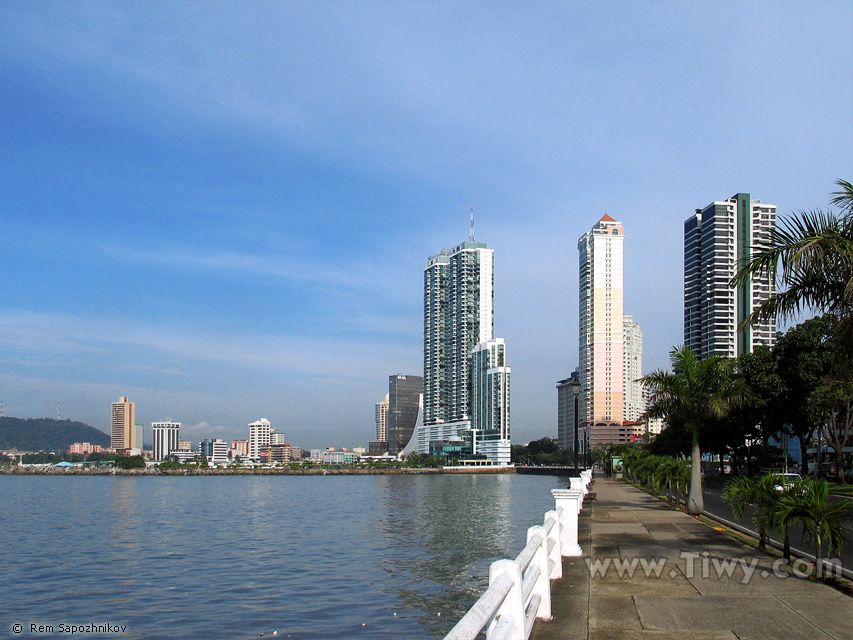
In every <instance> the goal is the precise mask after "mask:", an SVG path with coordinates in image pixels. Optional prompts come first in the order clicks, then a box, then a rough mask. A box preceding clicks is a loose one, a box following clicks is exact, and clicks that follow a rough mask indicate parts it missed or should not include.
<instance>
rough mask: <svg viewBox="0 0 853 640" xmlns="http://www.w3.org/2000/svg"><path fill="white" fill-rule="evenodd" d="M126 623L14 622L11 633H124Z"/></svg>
mask: <svg viewBox="0 0 853 640" xmlns="http://www.w3.org/2000/svg"><path fill="white" fill-rule="evenodd" d="M126 631H127V625H124V624H112V623H110V622H106V623H90V624H67V623H65V622H60V623H59V624H34V623H31V622H28V623H26V624H20V623H16V624H13V625H12V633H14V634H15V635H20V634H23V635H29V634H31V635H45V634H51V635H54V634H58V633H61V634H63V635H78V634H79V635H84V634H85V635H91V634H113V633H125V632H126Z"/></svg>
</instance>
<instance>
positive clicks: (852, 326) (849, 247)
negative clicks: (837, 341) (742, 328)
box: [731, 180, 853, 346]
mask: <svg viewBox="0 0 853 640" xmlns="http://www.w3.org/2000/svg"><path fill="white" fill-rule="evenodd" d="M836 184H837V185H838V186H839V187H841V190H840V191H836V192H834V193H833V194H832V195H833V196H834V197H833V198H832V200H831V203H832V204H834V205H836V206H838V207H840V208H841V212H840V214H835V213H833V212H831V211H829V212H826V213H824V212H823V211H820V210H815V211H801V212H799V213H797V214H795V215H793V216H791V217H788V218H783V219H781V220H779V221H777V225H776V228H775V230H774V232H773V234H772V236H771V238H770V240H769V241H767V242H766V243H764V244H761V245H758V246H755V247H753V250H754V251H755V253H754V255H753V256H752V258H751V259H750V261H749V262H748V263H747V264H745V265H742V267H741V268H740V270H739V271H738V273H737V275H735V277H734V279H733V280H732V282H731V286H744V285H747V284H748V283H749V282H750V280H751V278H752V277H753V276H754V275H757V274H768V273H769V274H770V277H771V278H773V279H774V280H775V281H776V282H777V283H778V286H777V291H776V293H775V294H774V295H772V296H771V297H770V298H768V299H767V300H766V301H764V302H763V303H762V304H760V305H759V306H758V307H757V308H756V309H755V310H754V311H753V312H752V313H751V314H750V315H749V316H748V317H747V319H746V321H745V322H744V324H754V323H756V322H761V321H766V320H768V319H769V318H772V317H779V318H780V319H790V318H792V317H794V316H796V315H797V314H798V313H799V312H800V311H802V310H804V309H814V310H817V311H822V312H826V313H832V314H834V315H837V316H838V317H839V318H840V319H841V320H842V322H844V323H845V328H846V332H845V335H846V337H847V342H848V346H850V345H851V344H853V185H851V184H850V183H849V182H847V181H846V180H836ZM780 267H781V275H780V274H779V269H780Z"/></svg>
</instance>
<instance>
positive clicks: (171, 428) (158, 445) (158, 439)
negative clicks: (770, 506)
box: [151, 420, 181, 461]
mask: <svg viewBox="0 0 853 640" xmlns="http://www.w3.org/2000/svg"><path fill="white" fill-rule="evenodd" d="M180 429H181V423H180V422H172V421H170V420H167V421H164V422H152V423H151V431H152V433H153V436H154V460H155V461H159V460H164V459H165V458H166V456H168V455H169V453H171V452H172V451H177V449H178V444H179V443H180V441H181V438H180V435H179V434H180Z"/></svg>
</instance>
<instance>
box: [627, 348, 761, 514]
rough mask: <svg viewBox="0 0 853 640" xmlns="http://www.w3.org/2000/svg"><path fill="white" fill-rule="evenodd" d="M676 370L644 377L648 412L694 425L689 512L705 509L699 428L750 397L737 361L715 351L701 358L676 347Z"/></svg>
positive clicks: (672, 354) (674, 365)
mask: <svg viewBox="0 0 853 640" xmlns="http://www.w3.org/2000/svg"><path fill="white" fill-rule="evenodd" d="M669 356H670V361H671V362H672V369H673V373H670V372H666V371H661V370H659V369H658V370H655V371H652V372H651V373H650V374H649V375H647V376H644V377H643V378H640V381H641V382H642V383H643V385H645V386H646V387H647V388H648V390H649V391H650V393H651V395H652V401H651V405H650V406H649V408H648V410H647V411H646V414H647V415H649V416H651V417H665V416H670V417H673V418H680V419H682V420H683V421H684V423H685V424H686V425H687V426H688V427H689V428H691V429H692V432H693V448H692V451H691V458H690V464H691V476H690V492H689V495H688V497H687V513H690V514H693V515H698V514H700V513H702V511H704V510H705V501H704V499H703V497H702V474H701V468H700V462H701V454H700V450H699V428H700V427H701V426H703V425H705V424H707V423H708V422H710V421H712V420H714V419H718V418H721V417H723V416H724V415H726V414H727V413H728V412H729V410H730V409H731V408H733V407H735V406H737V405H739V404H743V403H744V402H745V400H746V398H745V393H744V391H743V390H742V386H741V385H740V384H739V381H738V379H737V377H736V376H735V362H734V360H729V359H727V358H723V357H721V356H716V355H712V356H709V357H707V358H705V359H704V360H699V359H698V358H697V357H696V354H695V353H693V350H692V349H690V347H687V346H682V347H678V348H673V350H672V351H671V352H670V354H669Z"/></svg>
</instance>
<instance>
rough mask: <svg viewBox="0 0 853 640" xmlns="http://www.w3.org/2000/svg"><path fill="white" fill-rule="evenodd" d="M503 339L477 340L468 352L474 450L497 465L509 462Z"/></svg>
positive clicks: (506, 368) (508, 370) (507, 390)
mask: <svg viewBox="0 0 853 640" xmlns="http://www.w3.org/2000/svg"><path fill="white" fill-rule="evenodd" d="M510 373H511V369H510V367H508V366H506V343H505V342H504V339H503V338H492V339H491V340H487V341H486V342H481V343H480V344H478V345H477V346H476V347H474V351H473V353H472V355H471V391H472V393H471V398H472V403H473V406H472V410H471V417H472V422H471V426H472V429H473V434H474V438H473V439H472V442H473V443H474V444H475V445H476V450H475V451H474V453H479V454H482V455H484V456H486V458H488V459H489V460H494V461H495V462H498V463H500V464H509V463H510V449H511V446H512V445H511V444H510V439H509V376H510Z"/></svg>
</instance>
